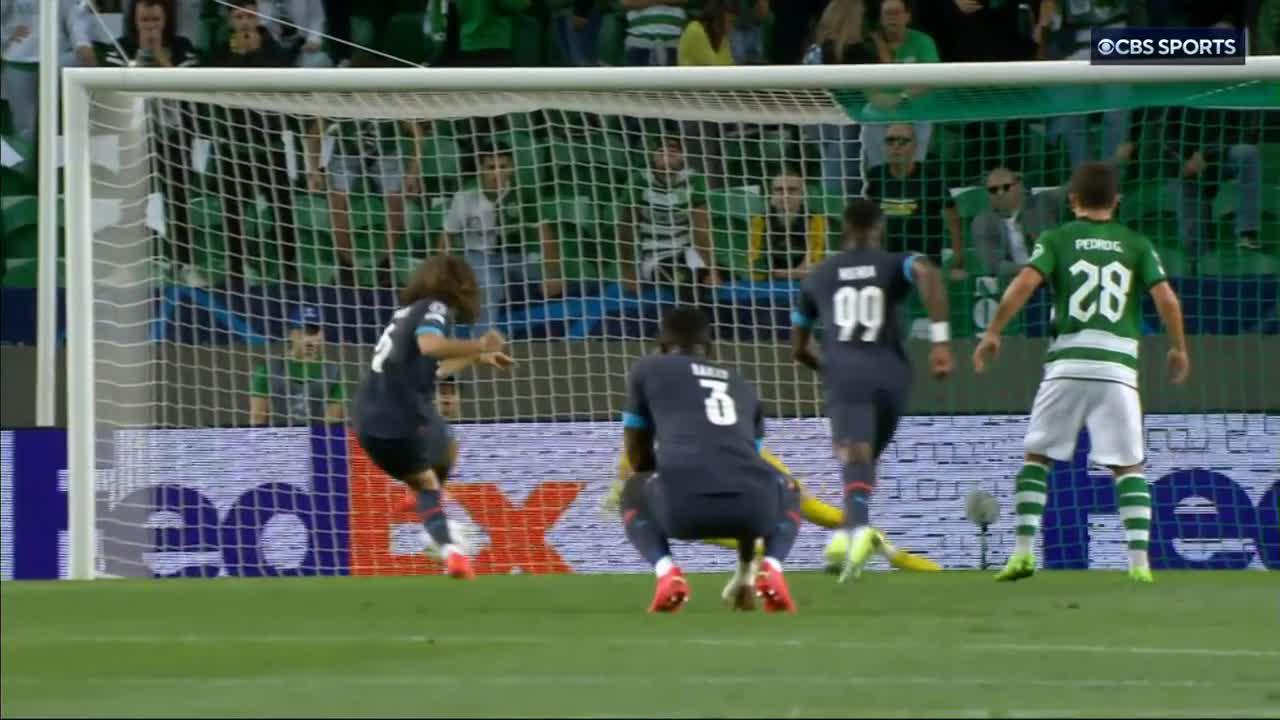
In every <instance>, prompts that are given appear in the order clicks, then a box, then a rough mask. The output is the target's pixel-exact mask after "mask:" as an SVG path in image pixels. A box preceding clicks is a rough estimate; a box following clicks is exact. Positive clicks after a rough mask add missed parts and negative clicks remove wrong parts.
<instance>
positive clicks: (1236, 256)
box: [1198, 248, 1280, 275]
mask: <svg viewBox="0 0 1280 720" xmlns="http://www.w3.org/2000/svg"><path fill="white" fill-rule="evenodd" d="M1198 269H1199V272H1200V274H1201V275H1274V274H1277V273H1280V260H1278V259H1277V258H1276V257H1274V256H1272V255H1268V254H1266V253H1260V252H1249V251H1245V250H1237V249H1236V248H1224V249H1222V250H1218V251H1216V252H1212V253H1209V254H1207V255H1205V256H1204V257H1202V258H1200V263H1199V265H1198Z"/></svg>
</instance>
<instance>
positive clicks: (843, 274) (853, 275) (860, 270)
mask: <svg viewBox="0 0 1280 720" xmlns="http://www.w3.org/2000/svg"><path fill="white" fill-rule="evenodd" d="M837 274H838V276H839V278H840V281H841V282H848V281H850V280H870V279H871V278H874V277H875V276H876V266H875V265H854V266H853V267H842V268H840V269H839V271H837Z"/></svg>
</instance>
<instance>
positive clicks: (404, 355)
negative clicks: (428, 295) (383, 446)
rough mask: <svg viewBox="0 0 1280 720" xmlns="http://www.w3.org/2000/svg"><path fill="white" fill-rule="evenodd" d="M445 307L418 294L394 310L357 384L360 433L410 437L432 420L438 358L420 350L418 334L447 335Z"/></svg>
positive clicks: (356, 419)
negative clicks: (414, 299) (419, 298)
mask: <svg viewBox="0 0 1280 720" xmlns="http://www.w3.org/2000/svg"><path fill="white" fill-rule="evenodd" d="M448 330H449V308H448V306H447V305H445V304H444V303H442V302H439V301H437V300H430V299H426V300H419V301H417V302H415V303H414V304H412V305H409V306H408V307H402V308H400V309H399V310H396V311H395V313H394V314H393V315H392V316H391V323H390V324H389V325H387V327H386V329H385V330H383V331H382V336H381V337H380V338H378V344H377V345H376V346H375V347H374V349H373V360H372V361H371V362H370V364H369V368H368V369H367V370H366V371H365V374H364V378H363V379H361V381H360V387H359V389H358V390H356V396H355V402H354V403H353V405H352V412H351V420H352V425H353V426H354V427H355V430H356V432H357V433H358V434H360V435H368V436H372V437H379V438H402V437H410V436H413V435H416V434H418V433H419V432H421V429H422V428H423V427H425V426H427V425H429V424H432V423H435V422H444V420H443V418H441V417H440V416H439V414H437V413H436V410H435V391H436V367H437V364H438V363H437V361H436V359H435V358H433V357H431V356H429V355H423V354H422V352H421V351H420V350H418V336H419V335H427V334H434V335H447V334H448Z"/></svg>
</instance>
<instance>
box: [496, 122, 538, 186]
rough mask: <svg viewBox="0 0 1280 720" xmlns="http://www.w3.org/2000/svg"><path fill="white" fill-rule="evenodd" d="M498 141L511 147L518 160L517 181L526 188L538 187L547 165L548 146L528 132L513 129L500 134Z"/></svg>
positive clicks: (516, 160)
mask: <svg viewBox="0 0 1280 720" xmlns="http://www.w3.org/2000/svg"><path fill="white" fill-rule="evenodd" d="M498 142H499V143H500V144H501V145H503V146H504V147H507V148H510V149H511V152H512V155H513V156H514V158H515V162H516V181H517V182H518V183H519V184H520V185H521V186H522V187H526V188H530V187H537V186H538V185H539V184H540V183H541V182H542V178H543V175H544V172H543V170H544V168H545V167H546V146H545V145H542V144H539V143H538V142H537V140H535V139H534V137H533V135H531V134H529V133H527V132H518V131H511V132H506V133H502V134H500V135H499V136H498Z"/></svg>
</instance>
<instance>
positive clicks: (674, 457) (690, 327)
mask: <svg viewBox="0 0 1280 720" xmlns="http://www.w3.org/2000/svg"><path fill="white" fill-rule="evenodd" d="M658 346H659V349H660V353H659V354H657V355H651V356H649V357H646V358H642V359H641V360H639V361H638V362H637V363H636V364H635V365H634V366H632V368H631V375H630V377H629V378H628V381H627V382H628V400H627V410H626V412H624V413H623V425H624V426H625V428H626V429H625V444H626V453H627V458H628V460H629V462H630V463H631V466H632V467H633V468H635V469H636V470H637V473H636V474H635V475H634V476H632V477H631V478H630V479H629V480H628V481H627V483H626V485H625V486H624V488H623V491H622V503H621V505H622V522H623V525H624V526H625V530H626V533H627V539H629V540H630V541H631V544H632V545H634V546H635V547H636V549H637V550H639V551H640V554H641V555H643V556H644V558H645V560H647V561H649V563H650V564H651V565H653V567H654V571H655V573H656V574H657V576H658V587H657V591H656V592H655V593H654V596H653V602H652V604H651V605H650V606H649V610H650V612H675V611H676V610H679V609H680V607H681V606H682V605H683V603H684V602H685V601H686V600H687V599H688V597H689V584H688V582H687V581H686V580H685V578H684V574H683V573H682V572H681V571H680V568H679V567H677V566H676V564H675V561H674V560H672V558H671V547H670V545H669V543H668V540H669V539H670V538H675V539H679V540H701V539H705V538H719V537H730V538H735V539H737V541H738V548H739V550H738V555H739V563H738V573H737V583H738V584H739V586H740V587H742V588H749V587H750V586H749V583H751V582H752V579H751V578H750V575H749V568H751V567H752V564H751V561H752V556H753V555H754V550H755V540H756V538H764V554H765V557H764V560H763V561H762V562H761V565H760V569H759V571H758V572H756V573H755V578H754V587H755V591H756V593H757V594H758V595H759V596H760V597H762V598H763V599H764V604H765V610H766V611H768V612H781V611H786V612H795V603H794V602H793V601H792V599H791V593H790V591H789V590H788V589H787V584H786V581H785V580H784V579H783V577H782V562H783V561H784V560H785V559H786V557H787V554H788V553H790V552H791V546H792V545H793V544H794V543H795V539H796V534H797V533H798V532H799V529H800V514H799V504H800V499H799V493H798V492H797V490H796V486H795V483H794V482H791V481H790V480H788V479H787V478H785V477H783V476H782V475H780V474H779V473H777V472H776V471H774V470H773V469H772V468H770V467H769V465H768V464H767V463H765V462H764V461H763V460H761V459H760V455H759V453H758V448H759V444H760V442H761V441H762V436H763V433H764V416H763V413H762V412H761V409H760V401H759V398H758V397H757V396H756V392H755V390H754V389H753V388H752V387H751V386H750V385H748V384H747V383H746V382H745V381H744V380H743V379H742V378H741V377H739V376H738V375H737V373H734V372H733V371H731V370H728V369H725V368H722V367H720V366H718V365H716V364H714V363H713V362H712V361H711V360H710V359H708V357H707V355H708V352H709V351H710V348H711V339H710V332H709V327H708V323H707V319H706V317H705V316H703V314H702V313H701V312H700V311H698V310H696V309H694V308H688V307H684V308H677V309H675V310H673V311H672V312H671V313H670V314H668V315H667V317H666V318H664V320H663V323H662V332H661V335H660V337H659V339H658ZM655 440H656V442H657V450H656V453H655V449H654V442H655ZM747 592H749V590H747Z"/></svg>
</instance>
